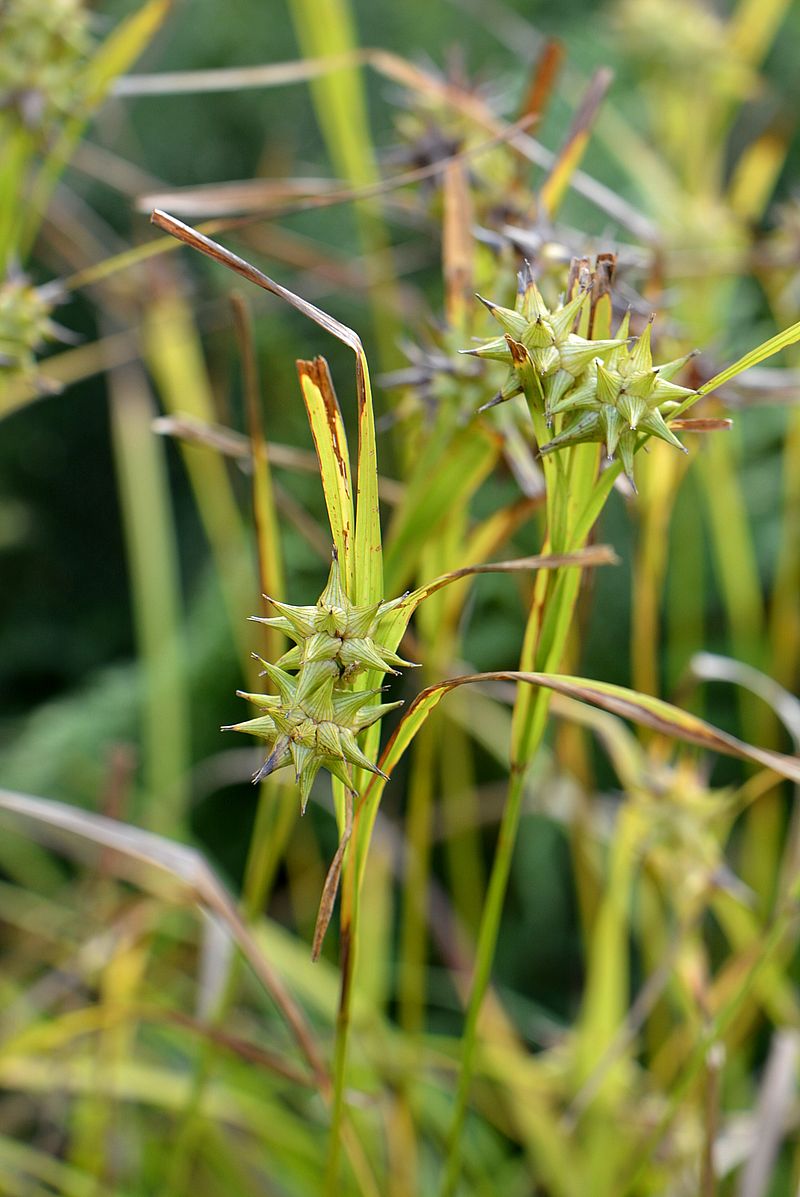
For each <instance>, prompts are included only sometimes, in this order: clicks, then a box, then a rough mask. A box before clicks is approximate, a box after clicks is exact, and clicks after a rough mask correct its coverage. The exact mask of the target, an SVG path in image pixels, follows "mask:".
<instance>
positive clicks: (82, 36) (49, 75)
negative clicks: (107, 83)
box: [0, 0, 92, 134]
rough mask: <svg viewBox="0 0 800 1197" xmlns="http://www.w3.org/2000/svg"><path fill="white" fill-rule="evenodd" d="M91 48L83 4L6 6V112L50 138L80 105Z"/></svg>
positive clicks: (0, 85) (1, 68) (66, 0)
mask: <svg viewBox="0 0 800 1197" xmlns="http://www.w3.org/2000/svg"><path fill="white" fill-rule="evenodd" d="M91 48H92V39H91V37H90V33H89V12H88V10H87V8H86V7H85V5H84V4H83V2H82V0H6V3H3V4H2V5H0V107H2V108H3V109H4V110H6V111H7V112H13V113H15V114H16V116H17V119H18V120H19V122H20V124H22V125H24V126H25V127H26V128H29V129H31V130H35V131H37V132H39V133H43V134H46V133H47V132H48V131H49V129H50V128H51V126H52V125H53V124H54V123H56V122H57V121H58V120H60V119H63V117H65V116H68V115H70V113H72V112H74V111H75V109H76V108H77V107H78V106H79V105H80V103H81V100H82V96H81V92H82V88H81V76H82V74H83V70H84V67H85V64H86V62H87V60H88V58H89V56H90V54H91Z"/></svg>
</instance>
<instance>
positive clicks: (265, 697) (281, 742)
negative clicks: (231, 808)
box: [224, 553, 412, 810]
mask: <svg viewBox="0 0 800 1197" xmlns="http://www.w3.org/2000/svg"><path fill="white" fill-rule="evenodd" d="M268 601H269V602H270V603H271V604H272V606H273V607H274V608H275V609H276V610H277V611H278V615H277V616H274V617H270V618H268V619H263V618H261V617H259V616H253V619H254V620H255V622H256V623H262V624H266V625H267V626H268V627H272V628H278V629H279V630H280V631H282V632H284V633H285V634H286V635H287V636H288V637H289V638H290V639H291V640H293V641H294V647H293V648H291V649H289V651H288V652H287V653H284V655H283V656H282V657H281V658H280V660H279V661H278V662H277V663H276V664H270V663H269V662H268V661H264V660H262V658H261V657H258V658H257V660H258V661H259V662H260V664H261V666H262V668H263V671H264V675H265V676H266V677H267V678H269V680H270V682H271V683H272V684H273V686H274V687H275V689H276V690H277V693H276V694H247V693H244V692H243V691H239V695H240V697H242V698H246V699H248V701H250V702H252V703H253V704H254V705H255V706H257V707H259V708H260V710H261V712H262V713H261V714H260V715H259V716H258V717H257V718H255V719H248V720H246V721H245V722H243V723H236V724H232V725H231V726H230V727H227V728H225V729H224V730H225V731H240V732H246V733H248V734H249V735H254V736H258V737H259V738H260V739H263V740H266V741H267V743H269V744H270V745H271V748H272V750H271V752H270V755H269V756H268V757H267V759H266V761H265V762H264V764H263V765H262V766H261V768H260V769H259V770H258V772H257V773H256V775H255V777H254V778H253V780H254V781H260V780H261V779H262V778H264V777H267V776H269V774H270V773H273V772H274V771H275V770H276V769H280V768H281V767H282V766H283V765H288V764H291V765H293V767H294V772H295V779H296V781H297V784H298V786H299V787H300V800H301V804H302V809H303V810H305V807H306V803H307V801H308V795H309V793H310V791H311V786H312V784H313V782H314V779H315V777H316V776H317V773H318V772H319V770H320V769H322V768H324V769H327V770H328V772H329V773H330V774H332V776H334V777H337V778H338V779H339V780H340V781H342V782H343V783H344V784H345V785H346V786H348V788H349V789H351V790H352V789H353V780H352V777H351V776H350V770H349V768H348V766H349V765H355V766H356V767H358V768H361V769H367V770H369V771H370V772H371V773H378V774H381V771H380V769H379V768H378V766H377V765H376V764H375V763H374V761H371V760H370V759H369V757H368V756H367V755H366V754H365V753H364V752H363V750H362V749H361V748H360V746H359V744H358V741H357V738H356V737H357V736H358V734H359V733H360V732H362V731H364V730H365V729H366V728H368V727H370V726H371V725H372V724H373V723H376V722H377V721H378V720H379V719H381V718H382V717H383V716H384V715H385V714H386V713H387V712H388V711H392V710H394V709H395V707H398V706H400V705H401V704H400V703H397V702H390V703H380V702H379V703H377V704H376V703H374V702H373V700H374V699H375V698H376V697H377V696H378V695H379V694H380V693H381V691H380V690H378V689H372V690H354V689H353V688H352V682H353V680H354V679H355V678H357V677H358V676H359V675H360V674H363V673H364V672H366V671H368V670H372V671H374V672H376V673H378V674H379V675H381V676H383V675H384V674H386V673H397V668H396V666H411V665H412V662H410V661H404V660H403V658H402V657H399V656H398V655H397V653H396V652H394V651H393V650H392V649H390V648H388V647H387V646H386V645H384V644H382V643H381V636H380V625H381V620H382V619H383V617H384V615H386V614H387V613H388V612H390V611H392V610H393V609H394V608H395V607H396V606H397V604H398V603H399V602H401V601H402V600H401V599H395V600H393V601H390V602H378V603H372V604H368V605H365V606H356V605H355V604H354V603H353V602H351V600H350V598H349V597H348V595H347V593H346V591H345V588H344V585H343V583H342V576H341V570H340V568H339V562H338V559H337V556H336V554H335V553H334V556H333V562H332V564H331V572H330V575H329V577H328V582H327V585H326V586H325V589H324V590H323V592H322V594H321V595H320V597H319V599H318V601H317V603H316V604H315V605H314V606H313V607H311V606H309V607H297V606H291V605H289V604H288V603H279V602H277V601H276V600H275V599H269V600H268ZM290 670H294V671H296V672H295V673H294V676H293V675H292V673H290V672H289V671H290ZM370 704H371V705H370ZM381 776H383V774H381Z"/></svg>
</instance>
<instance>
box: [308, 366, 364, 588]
mask: <svg viewBox="0 0 800 1197" xmlns="http://www.w3.org/2000/svg"><path fill="white" fill-rule="evenodd" d="M297 373H298V375H299V376H300V386H301V388H302V391H303V400H304V402H305V405H306V413H307V415H308V422H309V424H310V426H311V435H312V437H313V438H314V445H315V447H316V450H317V458H318V460H319V471H320V477H321V479H322V489H323V492H324V495H325V506H326V507H327V510H328V519H329V521H330V525H331V532H332V534H333V543H334V544H335V545H336V549H337V551H338V554H339V561H340V563H341V567H342V570H343V571H344V577H345V580H346V586H347V592H348V594H350V595H352V592H353V591H352V586H353V556H352V546H353V525H354V522H355V521H354V515H353V491H352V483H351V480H350V453H349V449H348V447H347V433H346V432H345V428H344V421H343V420H342V412H341V409H340V407H339V401H338V399H337V398H336V392H335V390H334V388H333V382H332V380H331V375H330V371H329V369H328V363H327V362H326V361H325V359H324V358H323V357H317V358H315V359H314V361H313V362H302V361H301V362H298V363H297Z"/></svg>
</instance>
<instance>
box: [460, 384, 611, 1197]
mask: <svg viewBox="0 0 800 1197" xmlns="http://www.w3.org/2000/svg"><path fill="white" fill-rule="evenodd" d="M531 410H532V412H533V413H534V418H535V422H537V421H538V422H539V423H541V422H543V421H542V418H541V417H540V416H539V415H538V413H536V410H535V405H534V404H533V403H532V404H531ZM539 431H540V430H539V429H537V434H538V432H539ZM587 449H589V447H588V446H580V447H579V450H578V451H573V452H572V453H571V454H570V459H569V463H568V465H567V467H566V469H558V470H557V471H555V470H553V469H552V468H550V469H549V470H548V474H549V476H548V479H547V481H548V486H549V485H550V484H551V483H552V485H553V491H552V494H551V495H549V502H548V528H549V529H553V530H555V532H556V535H557V536H558V539H559V541H560V542H561V543H560V544H556V543H554V542H553V541H552V540H550V548H551V549H552V550H553V551H559V550H560V549H562V548H564V549H566V548H569V549H575V548H579V547H581V546H582V545H584V544H585V543H586V541H587V539H588V537H589V534H590V532H591V529H592V527H593V525H594V523H595V521H596V519H597V517H598V515H599V514H600V511H601V510H602V507H603V504H604V503H605V500H606V499H607V497H608V495H609V493H610V490H611V487H612V485H613V482H614V478H615V477H616V476H617V473H618V472H619V468H618V467H612V468H611V469H608V470H606V471H605V473H604V474H603V475H601V477H600V478H599V479H596V464H597V453H596V451H592V450H591V449H589V451H588V452H587V451H585V450H587ZM546 461H547V459H546V458H545V462H546ZM570 523H571V524H572V528H571V530H570V528H569V524H570ZM579 588H580V576H579V574H578V572H577V571H575V570H556V571H552V572H551V571H544V570H542V571H541V573H540V574H539V575H538V576H537V579H536V584H535V586H534V594H533V602H532V606H531V610H530V613H529V616H528V624H527V627H526V630H525V639H524V641H523V646H522V653H521V659H520V668H521V669H523V670H527V669H531V668H533V669H535V670H545V671H548V672H550V671H553V670H556V669H557V668H558V666H559V664H560V661H561V657H562V655H563V652H564V648H565V645H566V640H567V635H568V633H569V628H570V624H571V622H572V616H573V612H574V610H575V604H576V602H577V598H578V592H579ZM549 706H550V693H549V692H548V691H546V690H534V691H531V688H530V687H527V686H526V687H520V688H519V690H518V692H517V699H516V702H515V704H514V718H513V729H512V741H513V742H512V765H511V778H510V781H509V788H508V796H507V798H506V804H505V808H504V810H503V817H502V820H501V823H500V833H499V836H498V841H497V847H496V849H495V855H494V861H493V864H492V871H491V875H490V878H489V888H488V891H487V896H486V903H485V905H484V909H483V915H482V919H481V925H480V930H479V933H478V945H477V951H476V958H475V972H474V976H473V981H472V988H471V992H470V997H469V1003H468V1006H467V1012H466V1020H465V1025H464V1033H463V1037H462V1052H461V1070H460V1073H459V1080H458V1089H457V1092H456V1100H455V1108H454V1112H453V1120H452V1123H451V1126H450V1131H449V1135H448V1141H447V1160H446V1163H445V1172H444V1177H443V1181H442V1186H441V1189H440V1193H441V1197H453V1194H454V1193H455V1190H456V1186H457V1184H458V1178H459V1173H460V1169H461V1159H460V1143H461V1135H462V1132H463V1128H464V1123H465V1120H466V1114H467V1105H468V1099H469V1091H470V1087H471V1083H472V1077H473V1073H474V1068H475V1053H476V1048H477V1039H478V1020H479V1017H480V1012H481V1007H482V1005H483V1000H484V997H485V996H486V991H487V989H488V986H489V981H490V978H491V971H492V965H493V962H494V957H495V951H496V947H497V937H498V933H499V930H500V920H501V917H502V912H503V904H504V901H505V896H506V890H507V888H508V879H509V876H510V872H511V862H512V858H513V853H514V846H515V843H516V838H517V831H518V828H519V821H520V815H521V811H522V798H523V795H524V792H525V777H526V774H527V770H528V766H529V764H530V762H531V761H532V760H533V758H534V757H535V755H536V753H537V752H538V750H539V747H540V746H541V743H542V740H543V738H544V733H545V729H546V727H547V714H548V711H549Z"/></svg>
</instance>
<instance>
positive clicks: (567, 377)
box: [462, 263, 624, 418]
mask: <svg viewBox="0 0 800 1197" xmlns="http://www.w3.org/2000/svg"><path fill="white" fill-rule="evenodd" d="M518 278H519V287H518V291H517V304H516V308H515V309H514V310H512V309H511V308H504V307H500V306H499V304H496V303H491V302H490V301H488V300H486V299H481V302H482V303H484V304H485V305H486V307H487V308H488V309H489V311H490V312H491V313H492V315H493V316H494V318H495V320H497V322H498V324H499V325H500V327H501V328H502V329H503V332H504V336H502V337H497V338H495V339H494V340H491V341H487V342H486V343H485V344H484V345H478V346H476V347H475V348H474V349H465V350H462V352H463V353H469V354H472V355H473V356H475V357H484V358H492V359H494V360H495V361H499V362H505V363H506V364H507V365H508V366H510V367H511V368H510V370H509V374H508V377H507V379H506V381H505V383H504V384H503V386H502V387H501V389H500V391H499V393H498V395H497V396H496V397H495V399H493V400H492V403H491V404H487V406H492V405H494V404H496V403H502V402H503V401H505V400H506V399H511V398H513V396H514V395H518V394H519V393H520V391H522V390H523V389H524V386H525V381H526V375H528V376H529V378H530V380H531V381H532V383H533V386H534V388H535V390H536V392H537V394H538V395H540V396H541V402H542V407H543V410H544V412H545V415H546V416H547V417H548V418H549V417H550V415H551V412H552V410H553V407H554V405H555V404H556V403H558V402H559V401H560V400H561V399H563V398H564V396H565V395H566V394H567V393H568V392H569V391H570V390H571V389H572V388H573V387H574V386H575V383H576V381H577V379H578V378H579V377H580V376H581V375H582V374H583V372H584V371H585V369H586V367H587V366H588V365H589V363H590V362H591V361H592V360H593V359H594V358H596V357H604V356H606V355H607V354H609V353H611V351H612V350H614V349H616V348H618V347H619V346H620V345H623V344H624V342H623V341H621V340H619V339H614V340H597V341H589V340H587V339H586V338H585V337H581V336H578V334H577V333H574V332H573V331H572V329H573V326H574V325H575V322H576V321H577V320H579V319H580V317H581V316H582V314H583V311H584V308H585V307H586V305H587V303H589V299H590V296H589V292H588V291H581V292H580V293H579V294H578V295H576V296H575V297H574V299H571V300H570V301H569V302H568V303H565V304H562V305H561V307H559V308H556V309H555V310H554V311H552V312H551V311H550V309H549V308H548V307H547V305H546V304H545V302H544V300H543V299H542V296H541V293H540V291H539V288H538V287H537V286H536V283H535V282H534V280H533V276H532V274H531V271H530V267H529V266H528V264H527V263H526V264H525V269H524V270H522V271H521V272H520V274H519V276H518ZM479 298H480V297H479Z"/></svg>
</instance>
